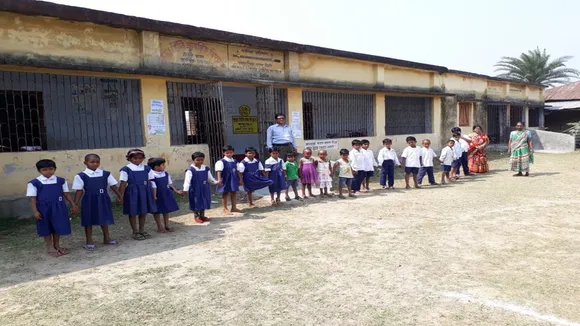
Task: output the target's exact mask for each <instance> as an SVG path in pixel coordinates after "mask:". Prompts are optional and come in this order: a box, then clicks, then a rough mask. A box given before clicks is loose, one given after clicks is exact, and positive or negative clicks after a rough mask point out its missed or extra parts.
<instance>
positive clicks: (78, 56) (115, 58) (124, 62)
mask: <svg viewBox="0 0 580 326" xmlns="http://www.w3.org/2000/svg"><path fill="white" fill-rule="evenodd" d="M138 35H139V34H138V32H137V31H133V30H126V29H118V28H112V27H107V26H102V25H95V24H91V23H77V22H70V21H64V20H58V19H55V18H49V17H37V16H23V15H17V14H12V13H7V12H0V44H1V48H0V52H1V53H2V54H5V55H6V54H9V55H20V56H26V57H27V58H29V59H32V58H35V59H42V58H43V57H51V58H53V59H64V58H67V59H70V60H73V61H74V62H76V63H79V64H80V63H86V62H99V63H107V64H110V65H112V66H124V67H135V68H136V67H138V66H139V63H140V60H141V58H140V55H139V53H140V50H139V44H140V41H139V36H138Z"/></svg>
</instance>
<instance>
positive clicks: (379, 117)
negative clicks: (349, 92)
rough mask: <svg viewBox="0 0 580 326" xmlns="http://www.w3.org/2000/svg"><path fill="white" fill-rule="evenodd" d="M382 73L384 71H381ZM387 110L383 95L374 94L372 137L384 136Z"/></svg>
mask: <svg viewBox="0 0 580 326" xmlns="http://www.w3.org/2000/svg"><path fill="white" fill-rule="evenodd" d="M383 71H384V70H383ZM386 117H387V109H386V106H385V94H383V93H376V94H375V133H374V136H383V135H386V131H385V129H386V127H387V126H386Z"/></svg>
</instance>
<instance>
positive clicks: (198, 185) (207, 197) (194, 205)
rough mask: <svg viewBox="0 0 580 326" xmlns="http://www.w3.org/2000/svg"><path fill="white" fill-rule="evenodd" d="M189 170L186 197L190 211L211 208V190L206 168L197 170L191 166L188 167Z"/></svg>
mask: <svg viewBox="0 0 580 326" xmlns="http://www.w3.org/2000/svg"><path fill="white" fill-rule="evenodd" d="M188 170H189V171H190V172H191V185H190V186H189V191H188V198H189V209H191V210H192V211H203V210H206V209H210V208H211V190H210V188H209V182H208V176H207V174H208V168H207V167H205V168H204V169H203V170H199V171H198V170H197V169H194V168H193V167H189V169H188Z"/></svg>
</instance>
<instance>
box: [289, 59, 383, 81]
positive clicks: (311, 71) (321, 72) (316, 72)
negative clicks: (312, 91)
mask: <svg viewBox="0 0 580 326" xmlns="http://www.w3.org/2000/svg"><path fill="white" fill-rule="evenodd" d="M299 67H300V73H299V75H300V80H304V81H327V82H333V83H334V82H342V83H352V84H365V85H373V86H374V83H375V79H376V77H375V69H374V65H373V64H371V63H364V62H361V61H356V60H347V59H339V58H334V57H327V56H321V55H315V54H310V53H300V55H299Z"/></svg>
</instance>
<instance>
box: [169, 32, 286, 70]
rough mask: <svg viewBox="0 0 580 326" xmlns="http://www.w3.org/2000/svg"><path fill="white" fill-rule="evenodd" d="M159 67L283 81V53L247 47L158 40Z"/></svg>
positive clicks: (177, 39)
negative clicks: (185, 68)
mask: <svg viewBox="0 0 580 326" xmlns="http://www.w3.org/2000/svg"><path fill="white" fill-rule="evenodd" d="M159 47H160V50H161V64H178V65H185V66H191V67H192V68H201V69H207V70H212V71H216V72H218V73H220V72H221V73H223V74H234V75H248V76H253V77H268V78H283V77H284V53H283V52H277V51H270V50H264V49H258V48H253V47H247V46H237V45H227V44H220V43H211V42H202V41H193V40H188V39H183V38H177V37H168V36H162V37H160V38H159Z"/></svg>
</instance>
